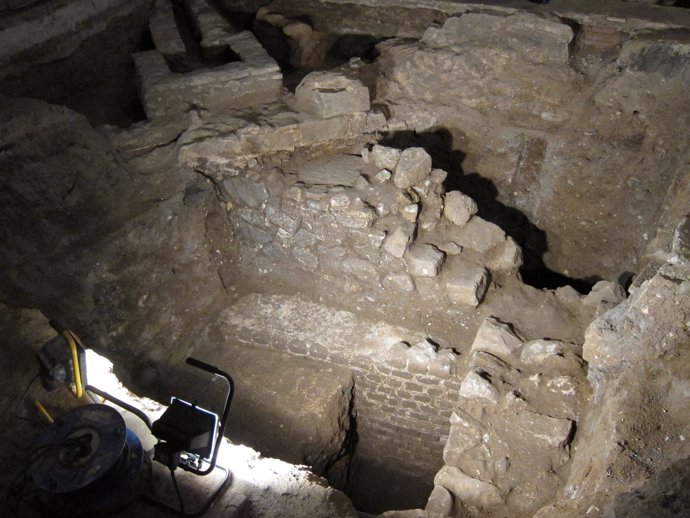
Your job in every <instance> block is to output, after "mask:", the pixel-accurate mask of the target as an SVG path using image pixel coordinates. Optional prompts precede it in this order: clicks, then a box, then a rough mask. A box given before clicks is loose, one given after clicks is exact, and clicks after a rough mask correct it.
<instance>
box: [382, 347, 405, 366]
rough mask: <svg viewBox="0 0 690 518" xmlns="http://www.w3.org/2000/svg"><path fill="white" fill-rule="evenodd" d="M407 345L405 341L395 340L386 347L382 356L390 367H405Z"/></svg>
mask: <svg viewBox="0 0 690 518" xmlns="http://www.w3.org/2000/svg"><path fill="white" fill-rule="evenodd" d="M409 347H410V346H409V345H408V344H406V343H405V342H396V343H394V344H393V345H391V346H390V347H389V348H388V351H386V353H385V355H384V357H385V359H386V362H387V363H388V364H389V365H391V366H392V367H396V368H398V369H404V368H405V367H407V350H408V349H409Z"/></svg>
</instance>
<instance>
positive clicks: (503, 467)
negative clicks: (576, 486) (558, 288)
mask: <svg viewBox="0 0 690 518" xmlns="http://www.w3.org/2000/svg"><path fill="white" fill-rule="evenodd" d="M581 352H582V347H581V346H580V345H577V344H571V343H567V342H561V341H558V340H533V341H528V342H525V341H523V340H522V339H521V338H520V337H519V335H518V334H517V333H516V332H515V331H514V330H513V328H512V327H511V326H509V325H508V324H505V323H502V322H500V321H499V320H497V319H496V318H493V317H488V318H487V319H485V320H484V322H483V324H482V325H481V326H480V328H479V331H478V332H477V335H476V337H475V340H474V343H473V344H472V348H471V351H470V361H469V364H468V365H467V371H466V372H465V373H464V375H463V374H460V377H461V378H462V382H461V386H460V398H459V401H458V406H457V407H456V408H455V409H454V411H453V414H452V416H451V419H450V423H451V428H450V435H449V437H448V441H447V442H446V444H445V447H444V451H443V460H444V462H445V466H444V467H443V468H441V470H440V471H439V472H438V473H437V475H436V477H435V479H434V483H435V485H436V488H435V489H434V491H433V492H432V494H431V497H430V498H429V502H428V504H427V510H428V511H431V512H438V513H442V514H443V515H444V516H484V515H485V513H487V512H499V513H500V509H501V506H504V505H509V506H510V508H511V509H512V510H516V509H519V510H521V511H522V512H524V513H526V514H529V513H533V512H534V511H535V510H536V509H539V508H540V507H541V506H542V505H543V504H544V502H545V501H547V500H548V499H549V498H550V497H552V496H553V495H554V494H555V492H556V490H557V489H558V488H559V487H560V486H561V485H562V484H563V477H564V471H563V469H562V468H563V466H565V465H566V463H567V462H568V461H569V459H570V452H569V447H568V444H569V443H570V442H571V441H572V439H573V434H574V430H575V424H576V422H577V420H578V419H580V416H581V413H582V411H583V409H582V408H581V401H582V399H581V395H582V394H583V393H586V392H587V390H588V385H587V381H586V376H585V368H584V361H583V360H582V358H581V356H580V355H581ZM537 401H538V402H539V403H538V404H537V403H535V402H537ZM535 405H537V406H535ZM536 464H539V466H540V467H539V468H538V469H536V470H535V465H536ZM535 473H537V476H536V478H535ZM449 497H450V498H449Z"/></svg>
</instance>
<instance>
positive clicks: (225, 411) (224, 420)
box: [180, 357, 235, 475]
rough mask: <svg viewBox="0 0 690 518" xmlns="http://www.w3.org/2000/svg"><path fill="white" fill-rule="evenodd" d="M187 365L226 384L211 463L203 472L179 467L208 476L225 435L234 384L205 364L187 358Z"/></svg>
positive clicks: (184, 466) (183, 466)
mask: <svg viewBox="0 0 690 518" xmlns="http://www.w3.org/2000/svg"><path fill="white" fill-rule="evenodd" d="M187 365H191V366H192V367H196V368H197V369H201V370H203V371H206V372H208V373H210V374H213V375H215V376H220V377H221V378H224V379H225V381H227V382H228V393H227V395H226V396H225V405H224V406H223V415H222V417H221V418H220V422H219V423H218V429H217V430H216V438H215V439H216V440H215V442H214V445H213V455H212V457H211V461H210V464H209V466H208V468H206V469H205V470H200V469H197V468H194V467H192V466H187V465H185V464H181V465H180V467H181V468H182V469H184V470H185V471H189V472H191V473H194V474H196V475H208V474H209V473H211V472H212V471H213V469H214V468H215V467H216V460H217V459H218V450H219V448H220V443H221V441H222V440H223V434H224V433H225V425H226V424H227V422H228V416H229V415H230V405H231V404H232V397H233V396H234V395H235V382H234V381H233V380H232V378H231V377H230V375H229V374H228V373H227V372H224V371H222V370H220V369H219V368H218V367H214V366H213V365H210V364H208V363H206V362H202V361H201V360H197V359H196V358H192V357H189V358H187Z"/></svg>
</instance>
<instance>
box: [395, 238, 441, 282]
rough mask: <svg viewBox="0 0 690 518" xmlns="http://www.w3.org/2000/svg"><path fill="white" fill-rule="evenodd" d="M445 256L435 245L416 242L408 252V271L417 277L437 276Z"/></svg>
mask: <svg viewBox="0 0 690 518" xmlns="http://www.w3.org/2000/svg"><path fill="white" fill-rule="evenodd" d="M384 246H385V245H384ZM444 258H445V256H444V254H443V252H441V251H440V250H439V249H438V248H436V247H435V246H433V245H429V244H421V243H420V244H414V245H413V246H412V247H410V249H409V250H408V253H407V272H408V273H409V274H410V275H413V276H415V277H436V276H437V275H438V272H439V271H440V270H441V265H442V264H443V259H444Z"/></svg>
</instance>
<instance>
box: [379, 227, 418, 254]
mask: <svg viewBox="0 0 690 518" xmlns="http://www.w3.org/2000/svg"><path fill="white" fill-rule="evenodd" d="M413 234H414V226H412V225H406V226H401V227H398V228H396V229H395V230H394V231H393V233H392V234H390V235H389V236H388V237H387V238H386V239H385V241H384V242H383V249H384V250H385V251H386V252H388V253H389V254H391V255H392V256H393V257H397V258H402V256H403V255H405V252H406V251H407V249H408V248H409V246H410V243H412V237H413Z"/></svg>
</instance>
